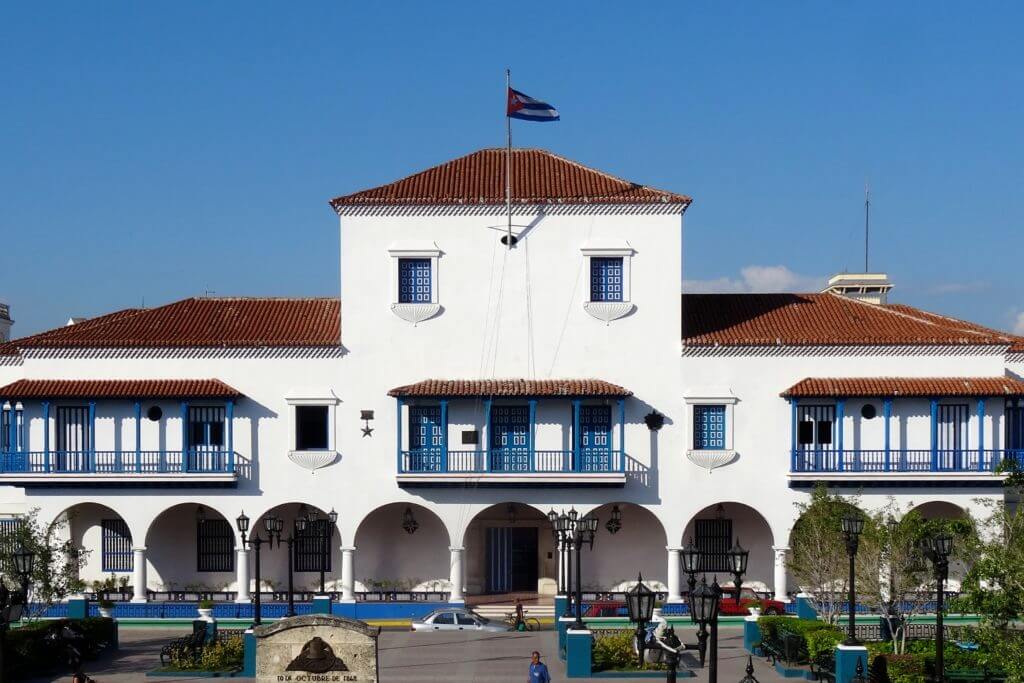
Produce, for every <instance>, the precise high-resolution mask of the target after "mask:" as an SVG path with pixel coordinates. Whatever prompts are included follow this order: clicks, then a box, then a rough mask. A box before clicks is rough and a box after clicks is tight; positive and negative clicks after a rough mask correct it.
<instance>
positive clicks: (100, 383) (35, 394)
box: [0, 379, 242, 401]
mask: <svg viewBox="0 0 1024 683" xmlns="http://www.w3.org/2000/svg"><path fill="white" fill-rule="evenodd" d="M241 395H242V394H241V392H239V391H238V390H237V389H233V388H231V387H229V386H228V385H227V384H224V382H221V381H220V380H219V379H85V380H77V379H74V380H72V379H19V380H18V381H17V382H13V383H12V384H8V385H7V386H5V387H0V400H2V401H8V400H21V399H43V398H82V399H86V398H237V397H239V396H241Z"/></svg>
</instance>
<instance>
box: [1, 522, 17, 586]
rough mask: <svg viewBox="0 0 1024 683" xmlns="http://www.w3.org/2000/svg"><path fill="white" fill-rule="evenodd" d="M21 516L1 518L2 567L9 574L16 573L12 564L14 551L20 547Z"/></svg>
mask: <svg viewBox="0 0 1024 683" xmlns="http://www.w3.org/2000/svg"><path fill="white" fill-rule="evenodd" d="M21 523H22V522H21V518H20V517H6V518H4V519H0V569H3V571H4V573H6V574H8V575H13V574H14V567H13V566H12V564H11V563H12V562H13V559H12V558H13V557H14V551H15V550H17V548H18V530H19V529H21Z"/></svg>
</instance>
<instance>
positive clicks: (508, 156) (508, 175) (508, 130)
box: [505, 69, 512, 249]
mask: <svg viewBox="0 0 1024 683" xmlns="http://www.w3.org/2000/svg"><path fill="white" fill-rule="evenodd" d="M511 89H512V70H511V69H505V213H506V214H507V215H508V237H507V240H508V248H509V249H511V248H512V117H511V116H509V111H508V93H509V90H511Z"/></svg>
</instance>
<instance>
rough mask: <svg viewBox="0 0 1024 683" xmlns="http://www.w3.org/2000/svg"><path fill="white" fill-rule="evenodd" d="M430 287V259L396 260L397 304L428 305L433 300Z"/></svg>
mask: <svg viewBox="0 0 1024 683" xmlns="http://www.w3.org/2000/svg"><path fill="white" fill-rule="evenodd" d="M432 287H433V282H432V281H431V276H430V259H428V258H400V259H398V303H400V304H429V303H430V302H431V300H432V298H433V297H432Z"/></svg>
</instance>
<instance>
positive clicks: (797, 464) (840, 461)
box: [791, 448, 1024, 474]
mask: <svg viewBox="0 0 1024 683" xmlns="http://www.w3.org/2000/svg"><path fill="white" fill-rule="evenodd" d="M791 458H792V461H791V467H792V471H793V472H964V473H968V472H981V473H989V474H991V473H992V472H995V471H996V469H997V468H998V467H999V465H1000V464H1001V463H1002V462H1003V461H1004V460H1007V459H1014V460H1016V461H1017V462H1018V463H1024V449H985V450H978V449H967V448H963V449H936V450H932V449H890V450H885V449H882V450H865V449H851V448H847V449H844V450H841V451H840V450H805V449H796V450H794V451H792V453H791Z"/></svg>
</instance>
